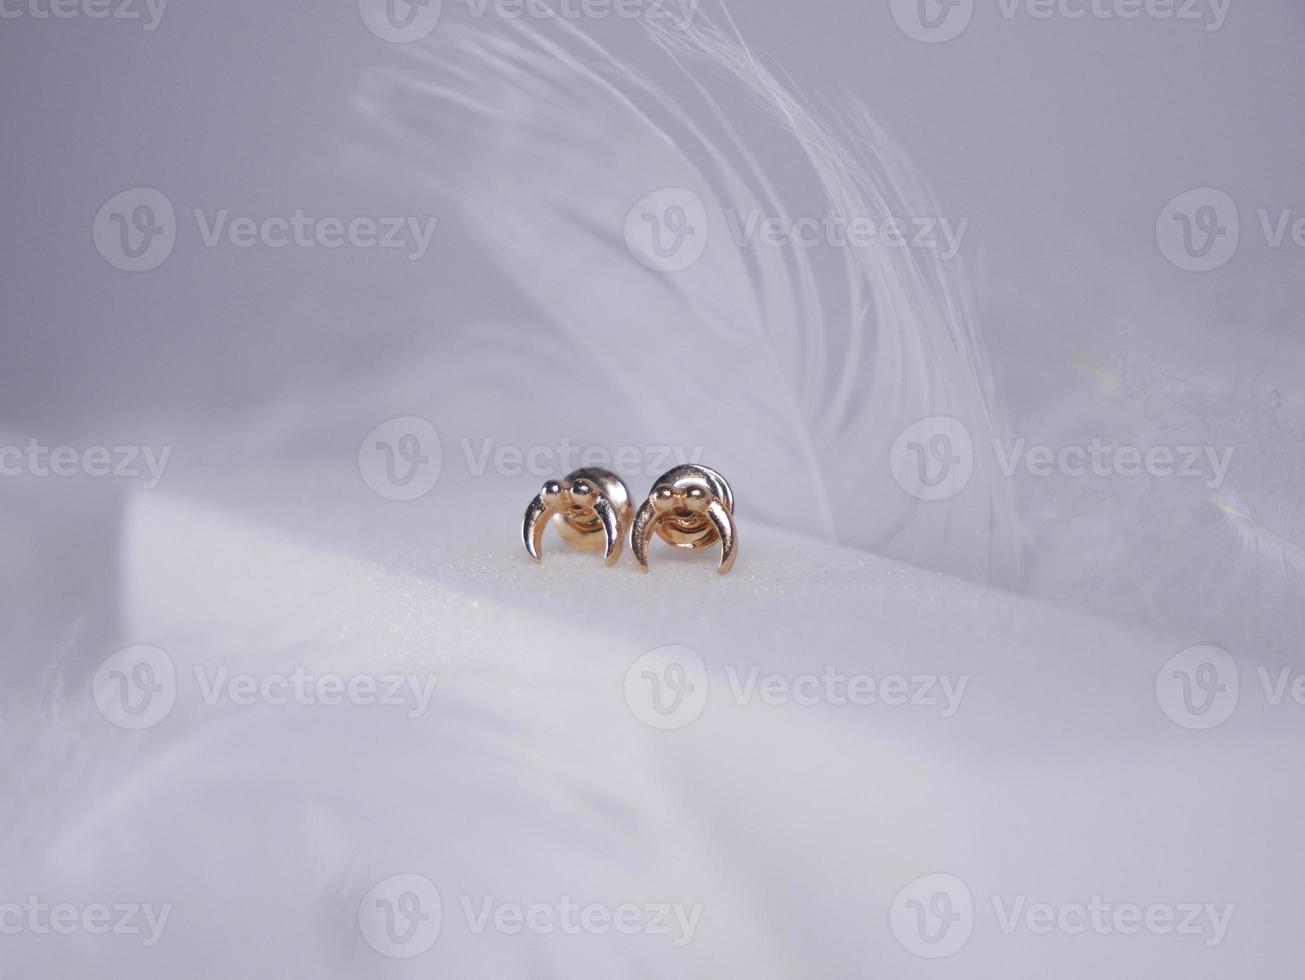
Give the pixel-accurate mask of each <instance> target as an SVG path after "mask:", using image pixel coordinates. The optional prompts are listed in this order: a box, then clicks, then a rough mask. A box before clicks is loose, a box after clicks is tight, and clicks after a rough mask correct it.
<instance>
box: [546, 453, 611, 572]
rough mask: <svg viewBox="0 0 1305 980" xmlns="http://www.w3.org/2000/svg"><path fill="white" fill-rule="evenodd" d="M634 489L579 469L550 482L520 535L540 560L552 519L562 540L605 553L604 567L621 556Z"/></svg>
mask: <svg viewBox="0 0 1305 980" xmlns="http://www.w3.org/2000/svg"><path fill="white" fill-rule="evenodd" d="M631 513H632V511H631V507H630V491H629V489H628V488H627V487H626V485H625V484H624V483H622V482H621V478H620V477H619V476H617V475H616V474H615V473H609V472H608V471H607V470H601V469H596V468H589V469H583V470H576V471H575V472H574V473H572V474H571V475H570V476H568V477H567V478H566V479H565V480H549V481H548V482H547V483H545V484H544V487H543V489H542V490H540V491H539V495H538V496H537V497H535V499H534V500H532V501H531V502H530V506H529V507H527V508H526V518H525V522H524V523H523V524H522V526H521V536H522V538H523V539H524V540H525V543H526V552H527V553H528V554H529V555H530V557H531V558H533V559H534V560H535V561H536V562H538V561H539V560H540V552H541V550H542V548H543V543H544V528H545V527H547V526H548V523H549V519H550V518H551V520H552V523H553V524H554V526H556V527H557V530H558V533H559V534H561V536H562V540H564V541H565V542H566V543H567V544H569V545H570V546H571V547H573V548H578V549H580V550H581V551H602V552H603V556H604V563H605V564H606V565H608V566H609V567H610V566H612V565H615V564H616V563H617V561H618V560H619V559H620V557H621V545H622V543H623V542H624V540H625V529H626V528H627V527H629V525H630V516H631Z"/></svg>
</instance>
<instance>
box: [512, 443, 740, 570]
mask: <svg viewBox="0 0 1305 980" xmlns="http://www.w3.org/2000/svg"><path fill="white" fill-rule="evenodd" d="M549 518H552V522H553V524H554V525H555V526H556V527H557V530H558V533H559V534H561V535H562V540H564V541H565V542H566V543H567V544H569V545H571V546H572V547H573V548H579V549H580V550H582V551H602V552H603V553H604V555H605V557H606V564H607V565H609V566H611V565H615V564H616V563H617V561H619V560H620V557H621V546H622V544H623V543H624V541H625V535H626V533H627V528H628V532H629V535H630V550H631V551H633V552H634V559H635V561H636V562H637V563H638V565H639V570H640V571H641V572H646V571H648V545H649V544H650V543H651V542H652V536H653V533H654V532H656V533H657V534H658V535H659V536H660V537H661V539H662V540H663V541H665V542H666V543H667V544H670V545H673V546H675V547H676V548H689V549H691V550H693V551H699V550H701V549H703V548H709V547H711V546H712V545H713V544H715V543H716V542H717V541H719V542H720V543H721V559H720V566H719V568H717V571H718V572H720V574H721V575H724V574H726V573H727V572H729V570H730V569H731V568H733V567H734V559H735V558H736V557H737V556H738V534H737V533H736V532H735V529H734V491H733V490H732V489H731V488H730V485H729V482H728V481H727V480H726V479H725V477H723V476H721V475H720V474H719V473H717V472H716V471H715V470H713V469H708V468H707V467H706V466H697V465H686V466H677V467H675V469H673V470H670V471H669V472H667V473H663V474H662V475H661V477H659V478H658V480H657V482H656V483H654V484H653V487H652V490H651V491H649V493H648V499H647V500H645V501H644V503H643V505H642V506H641V507H640V508H639V512H638V513H637V514H636V513H634V510H633V508H632V507H631V502H630V491H629V489H628V488H627V487H626V485H625V483H623V482H622V480H621V478H620V477H619V476H617V475H616V474H615V473H609V472H608V471H607V470H602V469H596V468H588V469H582V470H576V471H575V472H574V473H572V474H571V475H570V476H568V477H567V478H566V479H565V480H550V481H549V482H548V483H545V484H544V488H543V489H542V490H541V491H540V492H539V495H538V496H537V497H535V499H534V500H532V501H531V502H530V506H529V507H527V508H526V519H525V523H524V524H523V525H522V528H521V536H522V537H523V538H524V539H525V542H526V551H527V552H528V553H529V554H530V557H531V558H533V559H534V560H535V561H539V556H540V548H541V546H542V544H543V540H544V528H545V527H546V526H547V524H548V519H549Z"/></svg>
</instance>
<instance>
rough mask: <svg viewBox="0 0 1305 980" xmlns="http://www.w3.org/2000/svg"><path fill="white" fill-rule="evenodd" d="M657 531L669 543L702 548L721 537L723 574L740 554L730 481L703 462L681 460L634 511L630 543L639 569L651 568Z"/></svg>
mask: <svg viewBox="0 0 1305 980" xmlns="http://www.w3.org/2000/svg"><path fill="white" fill-rule="evenodd" d="M654 531H656V532H657V534H658V535H660V537H661V539H662V540H663V541H665V542H666V543H667V544H671V545H674V546H675V547H677V548H690V549H692V550H694V551H698V550H700V549H702V548H709V547H711V546H712V545H713V544H715V543H716V542H717V541H719V542H720V543H721V557H720V567H719V568H718V569H717V571H718V572H719V573H720V574H721V575H724V574H726V573H727V572H729V570H730V569H731V568H733V567H734V559H735V558H737V557H738V535H737V534H736V533H735V530H734V491H733V490H732V489H730V485H729V481H728V480H726V479H725V477H723V476H721V475H720V474H719V473H717V472H716V471H715V470H712V469H708V468H707V467H705V466H692V465H690V466H677V467H675V469H673V470H671V471H670V472H668V473H665V474H663V475H662V476H661V477H660V478H659V479H658V480H657V482H656V483H654V484H653V488H652V490H651V492H649V494H648V499H647V500H646V501H644V504H643V506H642V507H640V508H639V513H638V514H636V515H635V518H634V527H633V528H632V529H631V532H630V548H631V550H632V551H633V552H634V558H635V561H637V562H638V563H639V570H640V571H643V572H646V571H648V544H649V542H651V541H652V536H653V532H654Z"/></svg>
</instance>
